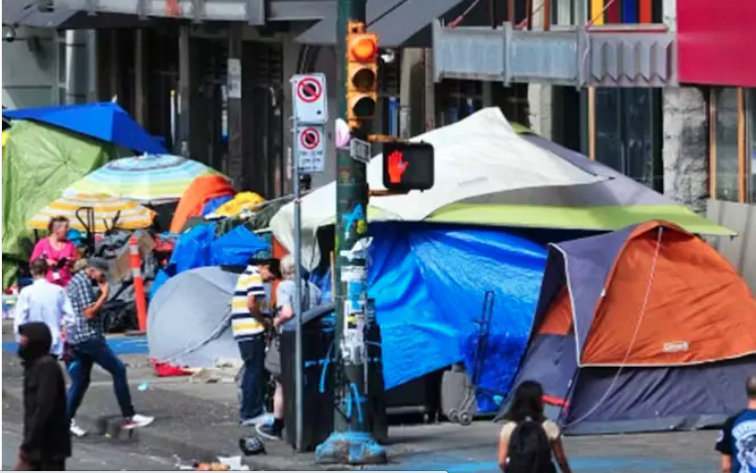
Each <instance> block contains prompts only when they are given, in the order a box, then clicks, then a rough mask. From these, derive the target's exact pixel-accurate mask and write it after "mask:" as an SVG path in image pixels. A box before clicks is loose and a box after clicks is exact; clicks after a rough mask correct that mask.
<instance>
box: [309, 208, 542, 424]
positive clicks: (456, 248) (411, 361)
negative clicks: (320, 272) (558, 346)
mask: <svg viewBox="0 0 756 473" xmlns="http://www.w3.org/2000/svg"><path fill="white" fill-rule="evenodd" d="M370 232H371V235H372V236H373V237H374V238H373V244H372V246H371V248H370V255H371V265H370V270H369V278H370V281H369V284H370V297H372V298H375V300H376V314H377V317H378V322H379V323H380V325H381V334H382V338H383V349H384V351H383V353H384V377H385V381H386V388H387V389H390V388H392V387H394V386H398V385H400V384H403V383H405V382H407V381H410V380H412V379H414V378H417V377H419V376H422V375H425V374H428V373H430V372H433V371H435V370H437V369H439V368H443V367H445V366H448V365H451V364H454V363H457V362H460V361H463V362H464V363H465V365H466V366H467V367H468V370H470V369H471V368H472V366H473V358H474V353H475V343H476V341H477V331H478V329H477V325H476V324H475V321H476V320H477V319H479V318H480V316H481V310H482V305H483V298H484V295H485V292H486V291H487V290H491V291H494V293H495V296H496V299H495V304H494V309H493V320H492V325H491V334H490V338H489V342H488V349H487V357H486V360H485V364H484V370H483V373H484V374H483V379H482V386H483V387H485V388H487V389H490V390H492V391H494V392H501V393H506V391H507V390H508V389H509V386H510V384H511V382H512V380H513V378H514V375H515V371H516V370H517V367H518V364H519V360H520V357H521V356H522V355H523V353H524V350H525V345H526V343H527V338H528V335H529V332H530V327H531V322H532V318H533V313H534V311H535V304H536V302H537V300H538V294H539V289H540V285H541V278H542V275H543V270H544V266H545V262H546V251H545V249H544V248H543V247H542V246H541V245H538V244H536V243H533V242H531V241H529V240H526V239H524V238H521V237H517V236H513V235H510V234H508V233H506V232H504V231H501V230H494V229H490V228H480V227H477V228H461V227H450V226H441V225H430V224H408V223H384V224H373V225H371V227H370ZM321 281H322V284H323V285H324V286H325V287H324V289H326V292H328V293H330V287H328V286H330V277H324V278H322V279H321ZM496 404H497V403H496V402H493V401H492V400H491V399H490V398H487V399H486V398H483V397H479V407H480V410H481V411H491V410H495V408H496V407H497V406H496Z"/></svg>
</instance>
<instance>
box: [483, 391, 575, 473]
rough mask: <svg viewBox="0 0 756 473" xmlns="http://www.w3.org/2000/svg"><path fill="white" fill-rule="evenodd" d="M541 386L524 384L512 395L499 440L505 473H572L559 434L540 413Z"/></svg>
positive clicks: (541, 402) (552, 424)
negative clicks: (557, 472)
mask: <svg viewBox="0 0 756 473" xmlns="http://www.w3.org/2000/svg"><path fill="white" fill-rule="evenodd" d="M543 410H544V405H543V387H541V385H540V384H539V383H537V382H535V381H524V382H523V383H521V384H520V385H519V386H517V389H516V390H515V393H514V398H513V401H512V404H511V406H510V408H509V412H507V415H506V416H505V423H504V427H502V429H501V435H500V437H499V455H498V457H499V458H498V459H499V467H500V468H501V471H502V472H504V473H556V471H557V470H556V467H555V466H554V462H553V461H552V454H553V458H554V459H555V460H556V462H557V463H558V464H559V468H560V469H561V470H562V473H571V470H570V465H569V464H568V463H567V456H566V455H565V453H564V446H563V445H562V438H561V432H560V431H559V427H558V426H557V425H556V423H554V422H553V421H551V420H549V419H547V418H546V416H545V415H544V413H543Z"/></svg>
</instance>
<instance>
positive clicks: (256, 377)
mask: <svg viewBox="0 0 756 473" xmlns="http://www.w3.org/2000/svg"><path fill="white" fill-rule="evenodd" d="M239 352H240V353H241V357H242V360H243V361H244V367H243V368H242V370H243V371H242V373H241V376H240V388H241V393H240V403H239V404H240V409H239V416H240V417H241V420H248V419H254V418H255V417H257V416H259V415H260V414H262V413H263V412H264V404H265V379H264V375H265V369H264V366H265V336H264V335H263V334H260V335H257V336H255V337H254V338H252V339H251V340H244V341H240V342H239Z"/></svg>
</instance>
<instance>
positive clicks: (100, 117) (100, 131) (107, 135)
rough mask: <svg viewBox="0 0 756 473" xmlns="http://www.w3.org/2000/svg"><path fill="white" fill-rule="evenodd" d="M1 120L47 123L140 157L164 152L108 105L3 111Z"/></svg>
mask: <svg viewBox="0 0 756 473" xmlns="http://www.w3.org/2000/svg"><path fill="white" fill-rule="evenodd" d="M3 118H10V119H13V120H34V121H37V122H41V123H47V124H49V125H54V126H57V127H60V128H65V129H66V130H70V131H74V132H76V133H81V134H82V135H87V136H91V137H93V138H97V139H100V140H102V141H106V142H108V143H114V144H116V145H118V146H122V147H124V148H128V149H132V150H134V151H137V152H141V153H152V154H164V153H167V152H168V151H167V150H166V149H165V148H164V147H163V146H162V145H161V144H160V143H158V142H157V140H155V138H153V137H152V136H150V135H149V134H148V133H147V132H146V131H144V129H142V127H140V126H139V125H138V124H137V122H135V121H134V120H132V119H131V117H130V116H129V114H128V113H127V112H126V111H125V110H124V109H122V108H121V107H120V106H118V104H116V103H112V102H102V103H88V104H81V105H63V106H57V107H36V108H23V109H19V110H3Z"/></svg>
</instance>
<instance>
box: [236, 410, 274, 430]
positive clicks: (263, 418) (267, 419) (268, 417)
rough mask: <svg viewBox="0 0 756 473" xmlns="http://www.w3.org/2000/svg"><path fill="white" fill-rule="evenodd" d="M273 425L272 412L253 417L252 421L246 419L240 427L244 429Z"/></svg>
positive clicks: (240, 423) (241, 422)
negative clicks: (260, 425)
mask: <svg viewBox="0 0 756 473" xmlns="http://www.w3.org/2000/svg"><path fill="white" fill-rule="evenodd" d="M272 423H273V414H272V413H270V412H263V413H262V414H260V415H259V416H257V417H253V418H251V419H244V420H242V421H240V422H239V425H241V426H242V427H254V426H256V425H259V424H272Z"/></svg>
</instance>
